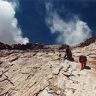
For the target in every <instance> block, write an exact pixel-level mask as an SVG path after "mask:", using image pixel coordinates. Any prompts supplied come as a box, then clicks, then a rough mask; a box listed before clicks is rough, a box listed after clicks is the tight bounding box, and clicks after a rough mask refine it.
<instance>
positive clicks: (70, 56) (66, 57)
mask: <svg viewBox="0 0 96 96" xmlns="http://www.w3.org/2000/svg"><path fill="white" fill-rule="evenodd" d="M64 59H67V60H70V61H74V59H73V57H72V52H71V49H70V47H69V46H67V48H66V50H65V56H64Z"/></svg>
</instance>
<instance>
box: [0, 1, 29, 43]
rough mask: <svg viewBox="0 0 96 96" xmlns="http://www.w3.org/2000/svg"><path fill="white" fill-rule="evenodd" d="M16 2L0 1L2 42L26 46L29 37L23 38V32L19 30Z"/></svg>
mask: <svg viewBox="0 0 96 96" xmlns="http://www.w3.org/2000/svg"><path fill="white" fill-rule="evenodd" d="M16 7H17V6H16V3H15V2H8V1H5V0H0V42H3V43H7V44H14V43H15V44H16V43H21V44H26V43H28V42H29V40H28V38H27V37H25V38H24V37H23V36H22V31H21V29H20V28H18V26H17V25H18V21H17V19H16V18H15V13H16V12H15V11H16V10H15V8H16Z"/></svg>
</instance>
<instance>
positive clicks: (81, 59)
mask: <svg viewBox="0 0 96 96" xmlns="http://www.w3.org/2000/svg"><path fill="white" fill-rule="evenodd" d="M79 62H80V63H81V70H83V69H85V67H86V63H87V57H86V56H84V55H81V56H80V57H79Z"/></svg>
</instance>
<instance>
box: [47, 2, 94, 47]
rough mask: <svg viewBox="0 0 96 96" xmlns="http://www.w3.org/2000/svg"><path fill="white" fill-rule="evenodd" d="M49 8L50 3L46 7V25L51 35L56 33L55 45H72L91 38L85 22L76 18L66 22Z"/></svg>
mask: <svg viewBox="0 0 96 96" xmlns="http://www.w3.org/2000/svg"><path fill="white" fill-rule="evenodd" d="M50 6H52V5H51V4H50V3H48V4H47V6H46V9H47V14H48V15H47V18H46V23H47V25H48V27H49V28H50V30H51V33H52V34H55V33H58V36H57V38H56V42H57V43H61V44H62V43H63V44H64V43H66V44H70V45H74V44H79V43H80V42H82V41H84V40H86V39H87V38H90V37H91V32H92V31H91V29H90V28H89V26H88V24H87V23H86V22H84V21H82V20H80V19H79V17H78V16H73V17H72V18H71V19H70V20H69V21H66V20H64V19H62V18H61V17H60V16H59V14H58V13H57V12H56V11H54V10H53V9H52V7H50Z"/></svg>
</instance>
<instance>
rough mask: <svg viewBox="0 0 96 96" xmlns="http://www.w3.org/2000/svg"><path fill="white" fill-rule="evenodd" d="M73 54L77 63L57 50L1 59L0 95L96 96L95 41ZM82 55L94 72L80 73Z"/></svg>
mask: <svg viewBox="0 0 96 96" xmlns="http://www.w3.org/2000/svg"><path fill="white" fill-rule="evenodd" d="M3 52H4V50H3ZM72 53H73V57H74V59H75V61H74V62H71V61H67V60H64V59H63V56H64V52H58V51H56V52H49V53H48V52H33V51H29V52H27V51H26V52H22V51H15V50H14V51H12V52H11V54H9V55H7V56H2V57H0V61H1V63H0V96H96V70H95V68H96V42H95V43H93V44H90V45H89V46H86V47H83V48H75V49H73V50H72ZM59 54H61V56H62V58H60V57H59ZM80 55H86V56H87V58H88V63H87V66H89V67H91V69H84V70H82V71H80V63H79V62H78V57H79V56H80Z"/></svg>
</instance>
